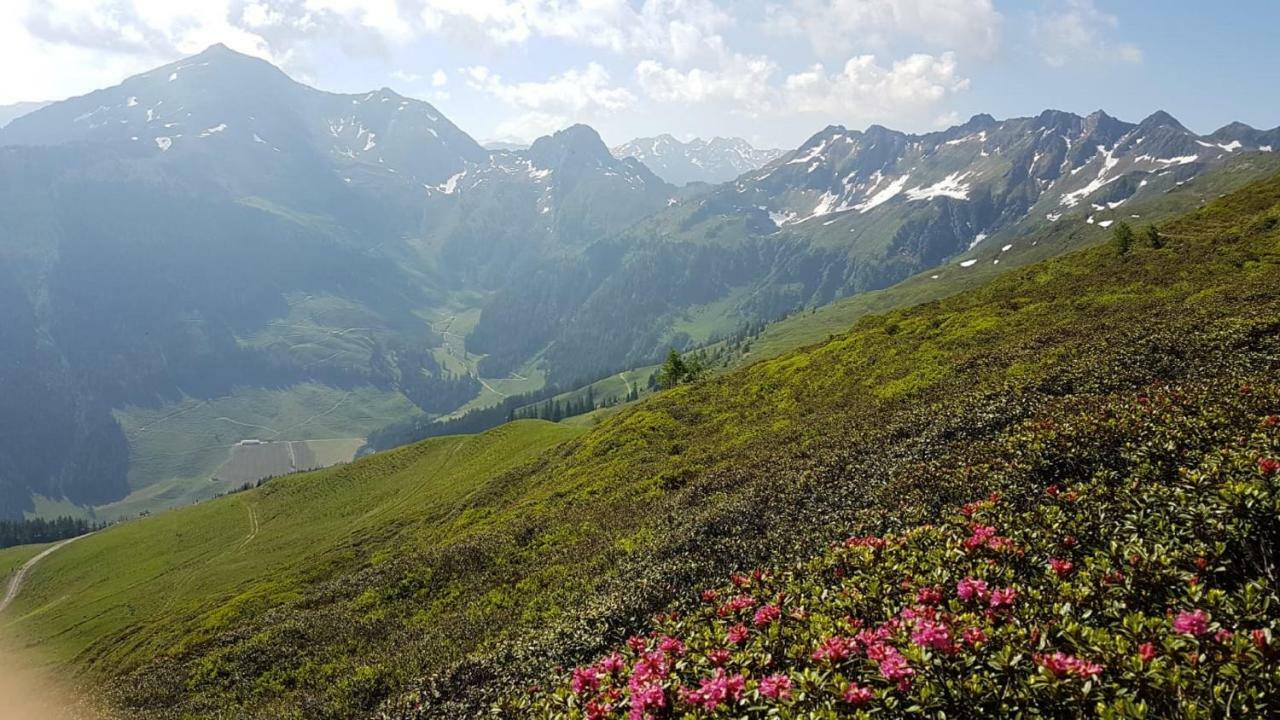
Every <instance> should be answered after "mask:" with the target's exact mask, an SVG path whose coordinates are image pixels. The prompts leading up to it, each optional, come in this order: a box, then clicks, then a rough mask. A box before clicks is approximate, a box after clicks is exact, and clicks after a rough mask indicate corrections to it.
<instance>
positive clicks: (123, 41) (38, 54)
mask: <svg viewBox="0 0 1280 720" xmlns="http://www.w3.org/2000/svg"><path fill="white" fill-rule="evenodd" d="M228 17H229V15H228V5H227V2H225V1H223V0H207V1H194V0H189V1H188V2H178V1H169V0H4V2H3V3H0V67H5V68H9V69H10V71H9V72H6V73H5V76H4V81H3V82H0V102H13V101H18V100H54V99H60V98H63V97H67V96H69V95H74V94H80V93H84V92H87V91H89V90H92V89H95V88H99V87H105V86H108V85H114V84H116V83H118V82H120V81H121V80H122V79H124V78H125V77H126V76H129V75H133V74H136V73H139V72H143V71H145V70H148V69H151V68H153V67H155V66H156V65H160V64H163V63H165V62H169V61H172V60H174V59H176V58H178V57H181V56H183V55H187V54H193V53H196V52H199V51H200V50H203V49H204V48H205V47H207V46H209V45H212V44H214V43H216V42H222V43H225V44H227V45H229V46H231V47H233V48H235V49H237V50H239V51H241V52H245V53H249V54H252V55H257V56H259V57H264V58H267V59H270V60H273V61H276V62H279V61H281V57H280V56H279V55H277V54H275V53H273V52H272V51H271V49H270V47H269V46H268V44H267V43H266V41H265V40H264V39H263V38H262V37H260V36H258V35H256V34H255V33H253V32H250V31H248V30H246V29H244V28H242V27H238V26H237V25H234V24H232V23H231V22H230V21H229V20H228ZM13 68H22V70H21V72H16V71H12V69H13Z"/></svg>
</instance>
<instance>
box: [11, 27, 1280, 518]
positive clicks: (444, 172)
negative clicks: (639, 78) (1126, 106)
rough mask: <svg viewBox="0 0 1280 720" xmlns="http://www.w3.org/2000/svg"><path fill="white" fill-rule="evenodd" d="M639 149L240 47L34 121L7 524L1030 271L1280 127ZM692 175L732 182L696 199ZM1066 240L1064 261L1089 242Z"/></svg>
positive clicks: (20, 242)
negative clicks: (988, 274) (808, 317)
mask: <svg viewBox="0 0 1280 720" xmlns="http://www.w3.org/2000/svg"><path fill="white" fill-rule="evenodd" d="M627 147H628V148H630V149H628V150H622V149H615V150H614V151H613V152H611V151H610V150H609V148H608V147H607V146H606V145H605V144H604V143H603V141H602V140H601V139H600V137H599V135H598V134H597V133H596V132H595V131H594V130H592V129H591V128H589V127H586V126H580V125H579V126H574V127H570V128H566V129H565V130H562V131H560V132H558V133H555V134H553V135H551V136H548V137H544V138H540V139H539V140H537V141H536V142H534V143H533V144H532V145H531V146H530V147H528V148H527V149H502V150H489V149H486V148H484V147H482V146H480V145H479V144H478V143H476V142H475V141H474V140H473V139H472V138H471V137H470V136H469V135H467V133H466V132H465V131H464V130H462V129H460V128H458V127H457V126H455V125H454V124H453V123H451V122H450V121H449V120H448V119H447V118H446V117H445V116H444V114H443V113H442V112H441V111H440V110H439V109H437V108H435V107H434V106H432V105H430V104H429V103H425V102H421V101H418V100H413V99H411V98H406V97H403V96H400V95H398V94H396V93H395V92H393V91H391V90H389V89H385V88H384V89H381V90H376V91H372V92H368V93H363V94H334V93H327V92H322V91H319V90H316V89H313V88H310V87H307V86H305V85H302V84H300V83H297V82H295V81H294V80H292V79H290V78H289V77H288V76H286V75H285V74H284V73H282V72H281V71H279V70H278V69H276V68H274V67H272V66H271V65H269V64H267V63H265V62H263V61H261V60H256V59H253V58H249V57H246V56H243V55H240V54H237V53H235V52H233V51H231V50H229V49H227V48H225V47H222V46H214V47H212V48H210V49H209V50H207V51H205V52H204V53H201V54H200V55H197V56H194V57H192V58H188V59H185V60H182V61H179V62H177V63H173V64H170V65H167V66H164V67H161V68H157V69H156V70H153V71H150V72H147V73H144V74H142V75H138V76H136V77H132V78H129V79H127V80H125V81H124V82H123V83H121V84H120V85H118V86H116V87H113V88H108V89H104V90H99V91H96V92H93V93H90V94H88V95H85V96H82V97H78V98H72V99H70V100H67V101H63V102H60V103H54V104H52V105H49V106H47V107H44V108H42V109H39V110H37V111H35V112H32V113H30V114H27V115H24V116H22V117H19V118H17V119H16V120H14V121H12V122H11V123H10V124H8V125H7V126H5V127H4V128H3V129H0V340H2V342H0V369H2V370H0V393H4V394H5V396H6V397H8V398H10V399H12V400H13V402H10V403H6V404H5V405H4V406H3V407H0V438H3V440H0V516H14V515H17V514H20V513H22V512H30V511H32V510H35V509H37V505H38V504H44V503H55V504H56V503H57V502H60V501H62V500H64V499H65V500H67V501H70V502H71V503H74V504H77V505H92V506H99V507H100V508H102V507H103V506H107V509H105V510H104V512H114V513H124V512H126V511H136V510H139V509H150V508H154V507H164V506H171V505H177V504H182V503H186V502H190V501H192V500H195V499H199V498H202V497H208V496H209V495H211V494H214V493H217V492H223V491H226V490H228V489H231V486H230V485H229V484H228V483H227V482H226V481H221V480H217V479H216V478H217V471H218V468H219V467H220V465H221V464H222V463H223V462H224V461H226V459H227V457H228V453H229V451H230V449H231V448H232V447H234V446H235V445H236V444H237V443H239V442H241V441H244V440H299V441H304V440H312V439H322V438H324V439H328V438H332V437H335V435H334V433H345V435H344V437H347V436H350V437H356V438H358V437H361V436H364V435H366V434H368V433H370V432H372V431H374V430H376V429H378V428H380V427H382V426H385V425H387V424H391V423H395V422H398V421H403V420H406V419H410V418H414V417H422V418H427V419H430V418H433V417H436V416H441V415H446V414H449V413H452V412H454V411H457V410H459V409H461V408H466V407H479V406H482V405H484V404H486V403H496V402H498V401H500V400H501V399H503V398H504V397H505V396H508V395H514V394H517V393H522V392H527V391H532V390H537V389H539V388H542V387H544V386H559V387H572V386H574V385H575V384H576V383H580V382H582V381H589V380H593V379H596V378H599V377H604V376H608V375H611V374H615V373H617V372H618V371H620V370H625V369H627V368H631V367H637V366H641V365H646V364H648V363H652V362H655V361H656V360H657V359H658V358H659V357H660V356H661V355H662V354H663V353H664V352H665V351H666V350H667V348H668V347H676V348H680V349H687V348H692V347H696V346H700V345H704V344H706V343H709V342H714V341H716V340H717V339H720V338H724V337H726V336H729V335H731V334H733V333H735V332H737V331H738V330H740V328H741V327H742V326H743V325H744V324H746V323H752V322H759V321H762V320H769V319H773V318H777V317H780V316H782V315H785V314H787V313H791V312H795V311H796V310H797V309H801V308H807V307H814V306H818V305H824V304H827V303H830V302H831V301H833V300H836V299H838V298H841V297H843V296H847V295H851V294H855V293H862V292H865V291H869V290H876V289H880V288H885V287H888V286H890V285H893V284H894V283H897V282H899V281H901V280H903V279H905V278H907V277H909V276H912V275H916V274H918V273H921V272H924V271H928V270H930V269H933V268H939V267H945V268H948V269H945V270H942V271H941V272H944V273H959V272H964V271H967V270H970V269H972V266H973V264H974V263H976V262H978V261H979V259H982V260H983V261H984V263H986V262H988V261H990V262H994V263H998V262H1000V261H1001V260H1002V259H1004V258H1008V259H1007V260H1006V264H1007V265H1011V264H1012V263H1013V258H1015V256H1017V253H1018V251H1019V250H1022V249H1023V248H1019V247H1017V243H1018V242H1019V240H1018V238H1022V237H1028V236H1029V235H1030V234H1034V233H1037V232H1041V233H1044V232H1052V231H1053V230H1054V228H1083V227H1090V228H1093V229H1099V228H1105V227H1107V226H1109V225H1111V224H1112V223H1114V222H1116V221H1118V220H1123V219H1132V218H1130V216H1131V215H1133V214H1135V213H1134V212H1132V208H1135V207H1138V206H1150V205H1152V204H1155V203H1159V202H1164V201H1166V198H1167V197H1182V195H1179V194H1178V193H1177V192H1176V191H1178V190H1179V189H1181V188H1183V187H1184V186H1186V185H1187V184H1188V183H1192V182H1193V181H1196V180H1198V179H1200V178H1205V177H1208V176H1209V175H1211V174H1213V173H1220V172H1234V171H1235V170H1234V169H1236V168H1238V161H1239V159H1240V158H1243V157H1270V156H1271V150H1272V148H1275V147H1280V131H1278V130H1271V131H1258V130H1254V129H1252V128H1249V127H1247V126H1244V125H1240V124H1233V125H1228V126H1227V127H1224V128H1222V129H1221V130H1219V131H1217V132H1215V133H1212V134H1210V135H1208V136H1199V135H1196V134H1195V133H1192V132H1191V131H1189V130H1187V129H1186V128H1184V127H1183V126H1181V125H1180V124H1179V123H1178V122H1177V121H1176V120H1174V119H1173V118H1172V117H1170V116H1169V115H1167V114H1165V113H1156V114H1154V115H1152V116H1151V117H1149V118H1147V119H1146V120H1144V121H1142V122H1141V123H1136V124H1134V123H1126V122H1123V121H1120V120H1117V119H1115V118H1112V117H1110V116H1108V115H1106V114H1104V113H1101V112H1098V113H1094V114H1092V115H1089V116H1087V117H1080V116H1076V115H1072V114H1069V113H1063V112H1055V111H1047V112H1045V113H1042V114H1041V115H1039V116H1036V117H1028V118H1015V119H1009V120H1004V121H997V120H995V119H993V118H991V117H988V116H981V115H980V116H977V117H975V118H973V119H972V120H970V121H969V122H968V123H965V124H964V125H961V126H958V127H954V128H951V129H949V130H946V131H942V132H937V133H930V134H925V135H910V134H905V133H900V132H896V131H892V130H888V129H886V128H882V127H878V126H873V127H871V128H868V129H867V130H865V131H855V130H847V129H845V128H841V127H829V128H826V129H824V130H822V131H821V132H819V133H817V134H815V135H814V136H813V137H812V138H810V139H809V140H808V141H807V142H805V143H804V144H803V145H802V146H801V147H799V148H796V149H794V150H791V151H789V152H786V153H783V154H782V155H781V156H779V157H776V158H774V159H772V160H769V159H768V158H767V157H766V156H767V155H769V154H770V153H769V151H753V150H750V149H749V147H748V146H746V145H745V143H740V142H739V141H723V140H713V141H710V142H707V143H690V144H680V143H677V142H675V141H674V140H664V138H656V139H654V140H653V141H652V142H649V141H645V142H640V141H637V142H636V143H631V144H628V146H627ZM660 147H661V148H663V150H662V151H661V152H659V148H660ZM668 148H669V150H668ZM641 153H644V154H643V155H642V156H641ZM620 155H621V156H623V157H619V156H620ZM638 156H639V157H641V159H637V157H638ZM661 158H666V159H665V160H664V159H661ZM677 158H680V160H679V162H677ZM715 158H719V159H718V160H716V159H715ZM733 158H736V160H735V159H733ZM668 160H669V161H670V164H668ZM694 160H698V161H699V162H698V163H695V162H694ZM713 160H714V162H713ZM734 162H742V163H744V164H743V165H742V167H743V168H745V172H742V173H738V172H737V170H736V166H735V165H734ZM681 163H684V165H681ZM699 163H700V164H699ZM681 167H683V168H684V169H683V170H681ZM689 167H697V168H701V170H700V171H707V172H710V171H711V170H712V169H714V171H715V172H717V173H722V174H723V173H734V175H729V176H728V177H732V179H731V180H729V181H727V182H722V183H720V184H714V185H712V184H708V183H706V182H693V183H692V184H689V185H685V186H684V187H680V186H679V185H681V184H682V181H683V182H688V180H687V179H686V178H687V176H685V175H681V174H680V173H682V172H686V171H689ZM1244 180H1245V176H1244V175H1243V174H1241V179H1240V182H1244ZM1171 193H1172V194H1171ZM1139 214H1140V213H1139ZM1071 237H1072V239H1071V240H1070V241H1069V242H1064V243H1062V244H1061V245H1060V246H1059V245H1055V246H1054V247H1059V248H1060V249H1061V250H1066V249H1071V248H1073V247H1078V246H1079V243H1083V242H1085V241H1086V238H1089V237H1094V238H1096V235H1080V236H1078V237H1077V236H1076V235H1074V234H1072V235H1071ZM1073 243H1074V244H1073ZM1006 246H1008V247H1006ZM953 266H954V267H953ZM974 271H975V272H976V269H974ZM211 477H213V478H215V480H214V481H212V482H211V481H210V478H211ZM122 501H123V502H122ZM113 504H114V505H113ZM41 507H45V505H41ZM113 507H114V509H111V508H113Z"/></svg>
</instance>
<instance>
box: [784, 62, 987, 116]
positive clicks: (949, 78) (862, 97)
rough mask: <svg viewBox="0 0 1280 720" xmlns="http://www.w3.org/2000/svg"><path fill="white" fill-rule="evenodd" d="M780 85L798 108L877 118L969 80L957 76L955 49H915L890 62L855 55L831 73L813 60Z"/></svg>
mask: <svg viewBox="0 0 1280 720" xmlns="http://www.w3.org/2000/svg"><path fill="white" fill-rule="evenodd" d="M784 87H785V93H786V103H787V105H788V106H790V107H793V108H795V109H796V110H797V111H799V112H812V113H823V114H827V115H834V116H836V117H848V118H866V119H878V118H886V117H893V116H902V115H904V114H910V113H915V112H918V111H921V110H929V109H932V108H934V107H936V106H937V105H938V104H939V103H940V102H942V101H943V100H945V99H946V98H947V96H949V95H951V94H954V93H956V92H959V91H962V90H965V89H967V88H968V87H969V81H968V80H967V79H966V78H963V77H961V76H960V74H959V72H958V70H957V67H956V56H955V53H951V52H945V53H942V54H941V55H937V56H934V55H926V54H923V53H917V54H915V55H911V56H909V57H907V58H905V59H902V60H898V61H897V62H895V63H893V65H892V66H890V67H885V66H883V65H881V64H879V63H878V62H877V61H876V57H875V56H874V55H859V56H857V57H854V58H850V59H849V61H848V62H846V63H845V64H844V68H843V69H841V70H840V71H839V72H836V73H830V74H829V73H827V72H826V70H825V68H823V66H822V65H815V66H813V67H812V68H810V69H809V70H807V71H805V72H802V73H796V74H795V75H791V76H789V77H787V79H786V82H785V84H784Z"/></svg>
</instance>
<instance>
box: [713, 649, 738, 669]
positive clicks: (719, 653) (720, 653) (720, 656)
mask: <svg viewBox="0 0 1280 720" xmlns="http://www.w3.org/2000/svg"><path fill="white" fill-rule="evenodd" d="M731 656H732V653H730V652H729V651H728V650H726V649H724V648H716V649H714V650H708V651H707V660H709V661H710V662H711V664H712V665H715V666H717V667H719V666H721V665H723V664H725V663H727V662H729V658H730V657H731Z"/></svg>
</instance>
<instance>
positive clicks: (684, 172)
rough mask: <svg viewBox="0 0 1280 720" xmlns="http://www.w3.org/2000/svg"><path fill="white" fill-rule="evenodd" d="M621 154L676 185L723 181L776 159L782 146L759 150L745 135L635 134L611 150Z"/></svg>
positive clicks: (780, 153)
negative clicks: (687, 136)
mask: <svg viewBox="0 0 1280 720" xmlns="http://www.w3.org/2000/svg"><path fill="white" fill-rule="evenodd" d="M612 152H613V154H614V155H615V156H617V157H619V158H625V157H632V158H635V159H637V160H639V161H640V162H642V163H644V164H645V165H647V166H648V167H649V169H650V170H653V171H654V172H655V173H657V174H658V175H659V176H660V177H662V178H663V179H664V180H666V181H667V182H669V183H672V184H675V185H687V184H689V183H693V182H705V183H722V182H728V181H729V180H732V179H734V178H736V177H738V176H739V175H741V174H743V173H746V172H750V171H752V170H757V169H759V168H761V167H764V166H765V165H768V164H769V163H770V162H773V161H774V160H776V159H777V158H778V157H779V156H781V155H782V154H783V152H784V151H782V150H759V149H756V148H754V147H752V146H751V143H748V142H747V141H746V140H743V139H742V138H722V137H717V138H712V139H710V140H703V139H702V138H694V139H693V140H690V141H689V142H680V141H679V140H677V139H675V138H674V137H672V136H670V135H659V136H657V137H651V138H636V139H635V140H632V141H631V142H628V143H624V144H622V145H619V146H617V147H615V148H613V150H612Z"/></svg>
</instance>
